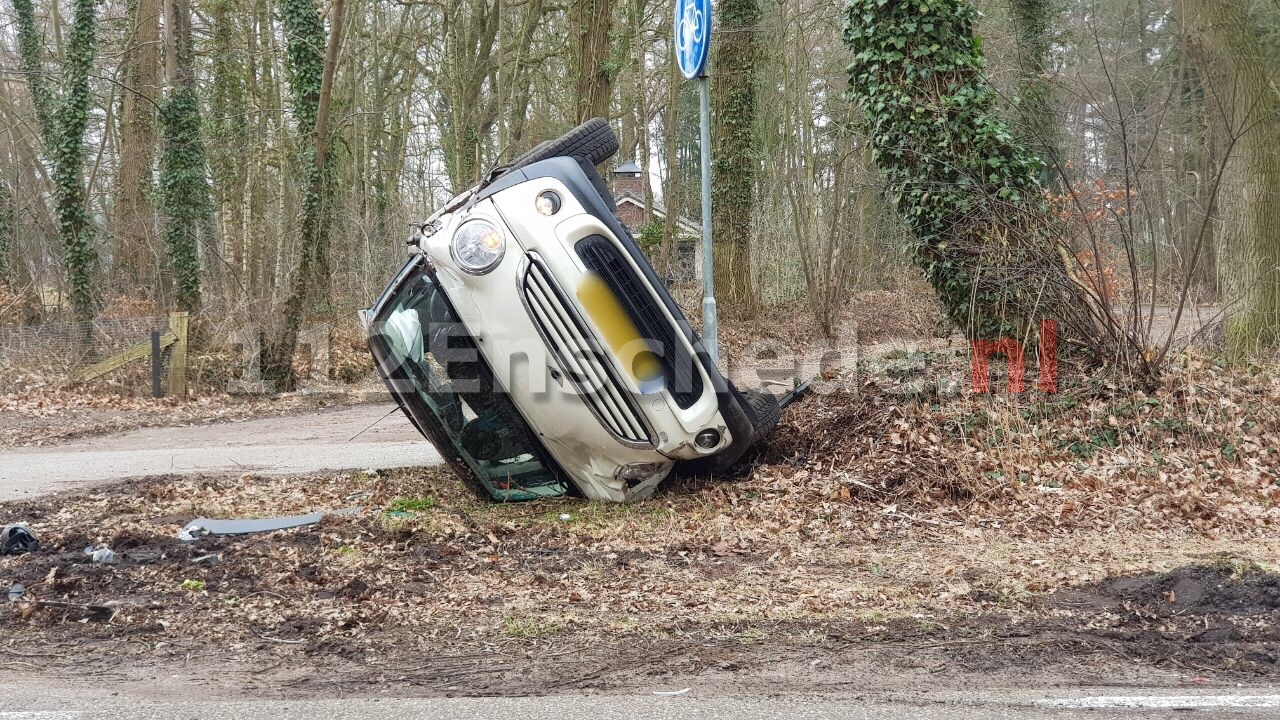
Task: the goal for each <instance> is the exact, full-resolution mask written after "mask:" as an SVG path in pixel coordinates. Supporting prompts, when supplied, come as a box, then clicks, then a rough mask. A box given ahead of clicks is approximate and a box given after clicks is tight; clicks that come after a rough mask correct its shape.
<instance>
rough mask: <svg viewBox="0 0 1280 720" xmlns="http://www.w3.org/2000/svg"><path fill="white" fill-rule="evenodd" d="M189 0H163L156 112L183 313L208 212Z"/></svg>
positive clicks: (195, 292)
mask: <svg viewBox="0 0 1280 720" xmlns="http://www.w3.org/2000/svg"><path fill="white" fill-rule="evenodd" d="M189 2H190V0H169V2H168V9H169V18H168V27H167V28H166V34H167V36H168V42H169V48H168V58H167V61H166V64H167V65H168V67H169V71H168V72H169V83H170V89H169V97H168V98H167V99H166V100H165V104H164V107H163V108H162V109H161V111H160V124H161V129H162V132H163V135H164V154H163V157H162V158H161V162H160V190H161V192H162V193H163V198H164V210H165V217H166V225H165V244H166V246H167V247H168V250H169V261H170V263H171V264H172V265H173V284H174V297H175V298H176V300H177V304H178V307H179V308H180V309H182V310H186V311H187V312H196V311H198V310H199V309H200V249H199V247H200V239H199V230H200V228H201V227H203V226H204V225H205V224H206V223H207V221H208V219H209V217H210V215H211V214H212V212H213V202H212V200H211V198H210V196H209V180H208V172H207V168H208V164H207V163H206V161H205V155H204V141H203V140H202V139H201V137H200V131H201V125H202V121H201V117H200V98H199V96H197V95H196V88H195V70H194V68H193V67H192V60H193V57H192V55H193V53H192V48H191V7H190V5H189Z"/></svg>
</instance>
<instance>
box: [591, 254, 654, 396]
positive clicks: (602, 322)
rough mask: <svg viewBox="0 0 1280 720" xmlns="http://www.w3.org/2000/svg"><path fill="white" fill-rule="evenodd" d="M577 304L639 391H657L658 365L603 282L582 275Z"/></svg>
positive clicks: (634, 326)
mask: <svg viewBox="0 0 1280 720" xmlns="http://www.w3.org/2000/svg"><path fill="white" fill-rule="evenodd" d="M578 301H579V302H580V303H582V307H583V308H585V309H586V311H587V314H588V315H589V316H590V317H591V321H592V322H593V323H595V326H596V329H598V330H599V331H600V336H601V337H603V338H604V341H605V344H606V345H608V346H609V349H610V350H612V351H613V353H614V355H616V356H617V357H618V360H619V361H620V363H621V365H622V367H623V368H625V369H626V370H627V372H628V373H630V375H631V379H632V380H634V381H635V383H636V387H638V388H639V389H640V392H642V393H644V394H646V395H648V394H650V393H654V392H657V391H659V390H661V389H662V387H663V374H662V362H661V361H660V360H658V356H657V355H655V354H654V352H653V348H652V347H651V346H650V344H649V341H648V340H647V339H646V338H644V337H642V336H641V335H640V330H639V329H637V328H636V324H635V323H634V322H632V321H631V316H630V315H627V311H626V310H625V309H624V308H623V307H622V303H620V302H618V298H617V296H615V295H614V294H613V290H611V289H609V285H608V284H607V283H605V281H604V279H603V278H601V277H600V276H599V275H596V274H595V273H587V274H586V275H585V276H583V278H582V282H581V283H579V285H578Z"/></svg>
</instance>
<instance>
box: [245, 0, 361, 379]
mask: <svg viewBox="0 0 1280 720" xmlns="http://www.w3.org/2000/svg"><path fill="white" fill-rule="evenodd" d="M344 12H345V4H344V2H343V0H335V2H334V4H333V27H332V32H330V33H329V38H328V42H327V44H326V40H325V31H324V23H323V22H322V21H321V19H320V13H319V12H318V11H317V10H316V6H315V4H314V2H313V1H312V0H285V1H284V3H283V4H282V5H281V18H282V20H283V22H284V29H285V38H286V39H287V40H288V44H289V48H288V52H289V78H290V85H291V88H292V90H293V96H294V117H295V118H296V119H297V122H298V137H299V138H300V139H302V141H303V146H304V149H303V152H302V158H301V161H302V164H301V172H302V173H303V177H304V179H305V184H304V187H305V189H306V190H305V193H306V194H305V195H304V196H303V198H302V212H301V216H300V217H299V218H298V230H299V240H300V242H299V248H300V253H301V256H300V258H299V262H298V269H297V271H296V272H295V273H294V276H293V279H292V282H291V283H290V285H291V286H290V289H289V297H288V300H286V301H285V307H284V317H283V327H281V328H280V330H279V332H278V334H277V336H276V337H275V338H274V339H273V340H272V341H271V342H270V343H268V344H267V345H266V351H265V356H266V357H265V362H264V364H263V377H264V379H265V380H267V381H268V382H270V383H272V384H273V385H275V387H276V388H277V389H280V390H290V389H292V388H293V387H294V385H295V383H296V378H295V376H294V373H293V353H294V351H295V350H296V349H297V345H298V333H299V332H301V330H302V323H303V320H304V318H305V315H306V311H307V309H308V304H309V303H311V302H313V301H314V300H315V298H316V297H318V296H326V297H325V300H326V301H327V299H328V298H327V294H328V287H329V281H330V277H329V276H330V267H329V224H330V223H329V222H328V221H327V215H328V213H329V212H330V209H331V206H332V203H333V193H334V185H335V181H334V173H333V162H332V159H331V153H330V152H329V145H330V144H331V143H330V137H329V108H330V105H331V98H332V92H333V75H334V71H335V68H336V65H337V55H338V44H339V43H340V42H341V40H342V20H343V13H344Z"/></svg>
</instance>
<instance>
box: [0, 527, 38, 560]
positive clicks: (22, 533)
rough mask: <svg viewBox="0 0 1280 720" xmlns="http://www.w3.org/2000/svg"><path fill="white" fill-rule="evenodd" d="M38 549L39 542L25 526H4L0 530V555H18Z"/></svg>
mask: <svg viewBox="0 0 1280 720" xmlns="http://www.w3.org/2000/svg"><path fill="white" fill-rule="evenodd" d="M39 549H40V541H39V540H37V539H36V536H35V533H33V532H31V528H29V527H27V526H26V525H5V526H4V529H3V530H0V555H19V554H21V553H28V552H35V551H36V550H39Z"/></svg>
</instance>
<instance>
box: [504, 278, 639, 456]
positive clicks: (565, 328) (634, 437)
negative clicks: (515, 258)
mask: <svg viewBox="0 0 1280 720" xmlns="http://www.w3.org/2000/svg"><path fill="white" fill-rule="evenodd" d="M528 257H529V263H528V269H527V270H526V271H525V273H524V277H523V278H522V280H521V285H520V290H521V292H522V293H523V295H524V300H525V307H526V308H527V309H528V311H529V317H530V318H532V319H533V322H534V324H535V325H537V326H538V332H539V334H541V335H542V339H543V340H544V341H545V342H546V343H547V346H548V347H549V348H550V349H551V352H552V353H553V354H554V355H555V357H556V361H557V362H558V363H559V365H560V367H561V369H563V370H564V371H565V372H567V373H569V375H570V380H571V381H572V382H573V384H574V387H575V388H576V389H577V391H578V393H579V395H581V397H582V399H583V401H584V402H586V404H587V406H588V407H590V408H591V411H592V413H594V414H595V416H596V417H597V418H598V419H599V420H600V422H601V423H603V424H604V426H605V428H607V429H608V430H609V432H610V433H611V434H613V436H614V437H616V438H617V439H618V440H620V441H622V442H624V443H626V444H629V445H646V446H647V445H652V438H650V436H649V432H648V430H647V429H646V426H645V423H644V420H642V419H641V417H640V413H639V412H638V411H637V410H636V407H635V403H634V401H633V400H632V399H631V393H630V392H629V391H628V390H627V389H626V387H625V386H624V385H623V384H622V383H621V382H620V381H619V380H618V377H617V376H616V375H615V374H614V372H613V370H612V368H610V366H609V364H608V362H607V361H606V360H605V358H604V356H603V355H602V354H601V352H600V350H599V347H598V346H597V345H596V343H595V342H593V341H592V340H591V335H590V334H589V333H588V332H587V329H586V327H585V326H584V324H583V322H582V320H581V318H580V317H579V315H578V313H577V312H576V311H575V310H574V309H573V307H572V306H571V305H570V304H569V303H568V301H567V300H566V299H565V296H564V293H563V292H562V291H561V290H560V286H559V284H558V283H556V281H555V280H554V279H553V278H552V277H551V274H550V273H549V272H548V271H547V269H546V267H545V266H543V264H542V262H541V261H540V260H539V259H538V258H537V256H536V255H534V254H532V253H531V254H530V255H529V256H528Z"/></svg>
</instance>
